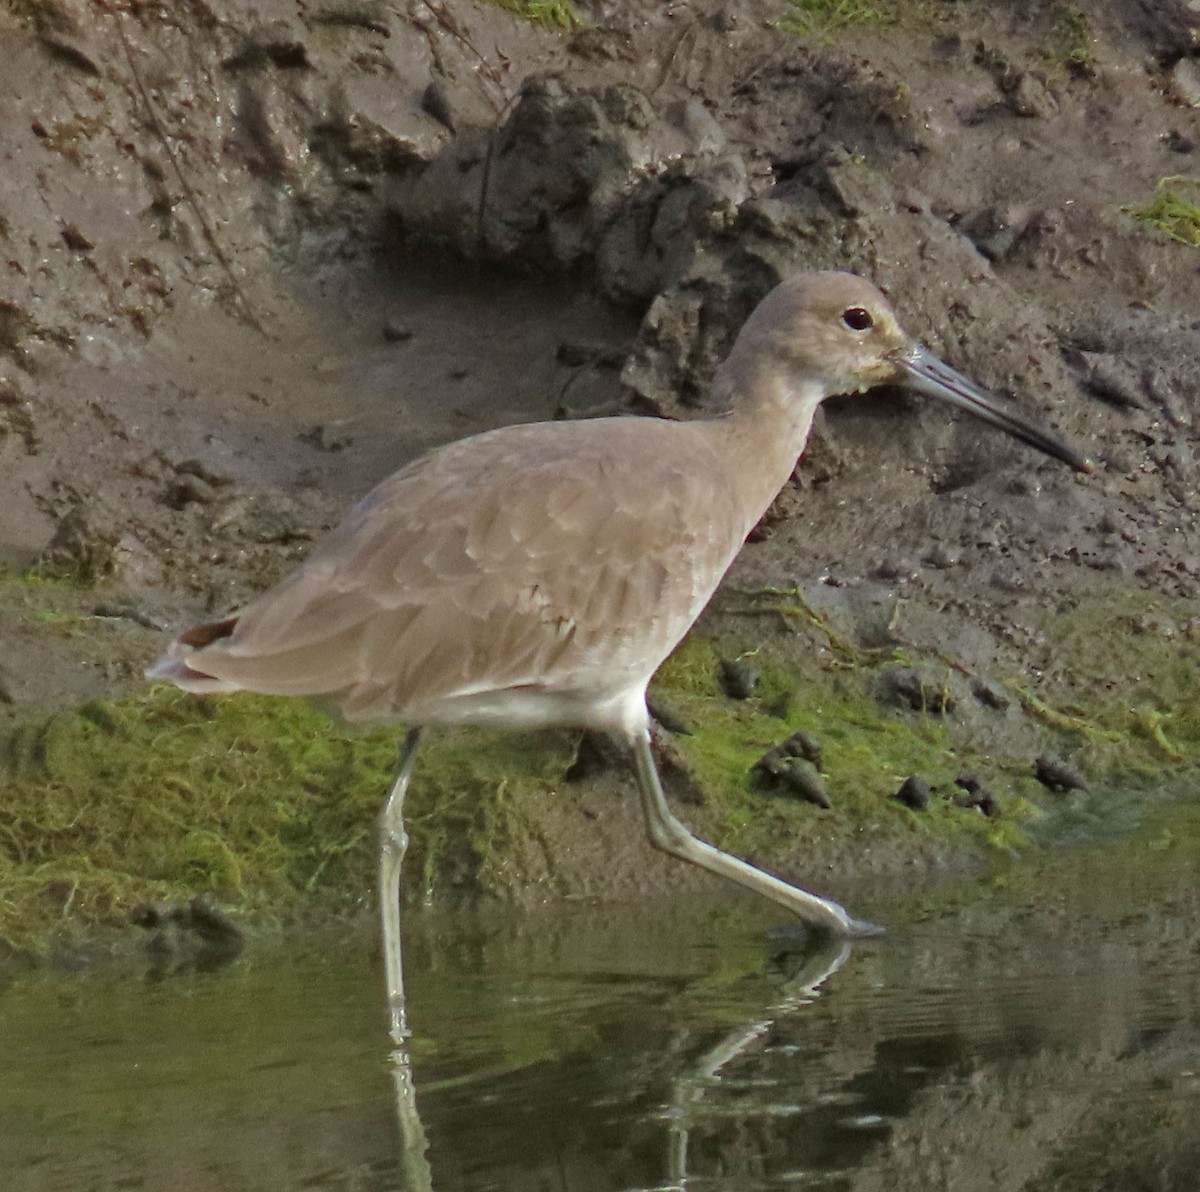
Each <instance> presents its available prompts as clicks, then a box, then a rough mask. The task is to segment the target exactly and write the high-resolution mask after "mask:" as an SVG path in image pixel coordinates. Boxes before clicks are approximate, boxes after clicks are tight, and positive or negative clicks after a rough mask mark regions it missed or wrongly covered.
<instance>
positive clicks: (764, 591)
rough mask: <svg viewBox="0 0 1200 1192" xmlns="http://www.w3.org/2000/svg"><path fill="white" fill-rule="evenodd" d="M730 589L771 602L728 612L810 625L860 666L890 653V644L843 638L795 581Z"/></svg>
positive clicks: (753, 598) (832, 645) (741, 594)
mask: <svg viewBox="0 0 1200 1192" xmlns="http://www.w3.org/2000/svg"><path fill="white" fill-rule="evenodd" d="M734 591H735V592H736V593H737V595H739V596H745V597H748V598H749V599H751V600H759V599H762V598H763V597H768V598H772V601H773V602H772V603H771V604H763V605H761V606H760V607H758V608H744V607H743V608H730V609H728V610H727V611H728V612H729V613H731V614H733V615H735V616H743V617H761V616H768V615H770V614H772V613H774V614H777V615H778V616H780V617H782V618H783V621H784V624H787V623H788V621H789V620H795V621H803V622H804V623H805V624H807V625H809V626H810V627H811V628H813V629H816V630H819V631H820V632H821V633H823V634H824V635H825V637H826V639H827V640H828V642H829V645H830V646H831V647H832V648H833V650H834V652H835V653H837V654H841V655H842V656H843V657H846V658H849V659H851V660H852V661H853V662H854V663H856V664H858V665H862V664H863V663H865V662H866V661H868V660H869V659H872V658H874V657H877V656H882V655H885V654H887V653H890V647H889V648H887V649H880V650H871V649H866V648H864V647H862V646H856V645H855V644H854V643H853V642H851V641H847V640H846V638H844V637H842V635H841V634H840V633H838V631H837V630H836V629H834V628H833V626H831V625H830V624H829V622H828V621H826V620H825V618H824V617H822V616H821V615H820V614H819V613H818V612H816V610H815V609H814V608H813V607H812V605H810V604H809V603H808V599H807V598H806V597H805V595H804V591H803V589H802V588H801V587H800V585H799V584H797V585H796V586H795V587H792V588H777V587H773V586H771V585H767V586H765V587H761V588H735V589H734Z"/></svg>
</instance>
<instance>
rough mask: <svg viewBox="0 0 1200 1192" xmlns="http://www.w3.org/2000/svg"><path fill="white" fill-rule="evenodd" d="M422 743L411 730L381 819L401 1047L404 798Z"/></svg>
mask: <svg viewBox="0 0 1200 1192" xmlns="http://www.w3.org/2000/svg"><path fill="white" fill-rule="evenodd" d="M420 741H421V730H420V728H419V727H418V728H410V729H409V730H408V732H407V733H406V734H405V737H404V745H403V746H402V748H401V750H400V765H399V768H398V769H397V771H396V778H395V781H393V783H392V788H391V790H390V791H389V792H388V799H387V803H385V804H384V808H383V814H382V815H381V816H380V817H379V914H380V918H381V920H382V922H383V964H384V969H385V971H386V973H387V996H388V1014H389V1015H390V1017H391V1023H392V1028H391V1029H392V1040H393V1041H394V1042H395V1043H396V1044H397V1045H399V1044H400V1043H401V1042H403V1040H404V1039H406V1038H407V1037H408V1017H407V1014H406V1012H405V1007H404V966H403V961H402V956H401V950H400V870H401V867H402V865H403V864H404V852H405V849H407V848H408V833H407V832H406V831H405V830H404V795H405V792H406V791H407V790H408V780H409V779H410V778H411V777H412V769H413V761H414V759H415V758H416V755H417V746H418V745H419V744H420Z"/></svg>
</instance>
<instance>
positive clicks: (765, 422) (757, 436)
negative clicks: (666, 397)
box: [713, 357, 827, 521]
mask: <svg viewBox="0 0 1200 1192" xmlns="http://www.w3.org/2000/svg"><path fill="white" fill-rule="evenodd" d="M713 388H714V393H715V395H716V396H717V397H718V398H719V399H720V400H721V401H722V403H723V404H728V405H729V406H730V407H731V409H730V413H729V414H727V415H726V416H725V417H724V418H722V419H720V420H719V422H718V423H715V424H714V426H719V428H720V429H719V431H718V433H719V434H720V436H721V438H722V439H723V440H724V442H723V445H722V450H723V452H724V453H725V454H726V455H727V457H732V459H731V462H732V463H733V464H734V467H735V470H736V474H737V476H738V477H739V483H740V484H744V485H745V493H744V497H745V500H746V502H747V506H748V507H753V508H756V509H757V511H758V512H757V514H756V515H755V520H756V521H757V519H758V517H761V516H762V514H763V513H764V512H765V511H766V509H767V506H768V505H770V503H771V502H772V501H773V500H774V499H775V496H776V494H777V493H778V492H779V490H780V489H781V488H783V486H784V485H785V484H786V483H787V481H788V478H789V477H790V476H791V474H792V471H793V470H794V469H795V467H796V461H797V459H799V458H800V455H801V453H802V452H803V451H804V447H805V444H806V443H807V442H808V435H809V431H810V430H811V429H812V422H813V416H814V415H815V414H816V412H817V407H818V406H819V405H820V404H821V402H822V401H823V400H824V399H825V397H826V396H827V394H826V393H825V389H824V386H823V385H822V384H821V383H820V382H819V381H815V380H812V379H807V380H806V379H799V380H797V379H796V378H795V377H794V376H789V375H788V374H786V373H784V372H783V371H781V370H780V369H779V367H778V366H775V367H771V366H769V365H762V364H760V363H758V362H757V361H754V360H745V359H738V358H736V357H734V358H731V359H729V360H727V361H726V362H725V363H724V364H723V365H722V366H721V368H720V369H718V370H717V374H716V377H715V378H714V380H713Z"/></svg>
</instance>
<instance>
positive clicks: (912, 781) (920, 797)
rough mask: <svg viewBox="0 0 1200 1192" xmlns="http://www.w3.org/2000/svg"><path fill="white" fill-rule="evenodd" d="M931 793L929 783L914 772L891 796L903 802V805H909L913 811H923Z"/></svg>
mask: <svg viewBox="0 0 1200 1192" xmlns="http://www.w3.org/2000/svg"><path fill="white" fill-rule="evenodd" d="M931 795H932V792H931V791H930V789H929V783H928V782H926V781H925V779H923V778H918V777H917V775H916V774H911V775H909V777H908V778H906V779H905V780H904V782H903V784H902V785H901V787H900V789H899V790H898V791H897V792H896V793H895V794H894V795H892V796H891V797H892V798H893V799H895V800H896V801H897V802H899V803H903V804H904V806H905V807H911V808H912V810H913V811H924V810H925V809H926V808H928V806H929V800H930V798H931Z"/></svg>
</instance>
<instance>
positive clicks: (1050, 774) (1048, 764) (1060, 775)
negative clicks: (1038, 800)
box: [1033, 754, 1087, 793]
mask: <svg viewBox="0 0 1200 1192" xmlns="http://www.w3.org/2000/svg"><path fill="white" fill-rule="evenodd" d="M1033 773H1034V777H1035V778H1037V780H1038V781H1039V782H1040V783H1041V784H1042V785H1043V786H1044V787H1046V788H1047V789H1049V790H1052V791H1057V792H1059V793H1065V792H1066V791H1085V790H1087V783H1086V782H1085V781H1084V778H1083V776H1082V775H1081V774H1080V773H1079V771H1078V770H1075V769H1073V768H1072V767H1071V766H1069V765H1068V764H1067V763H1066V762H1065V761H1063V760H1062V759H1061V758H1058V757H1053V756H1051V755H1050V754H1042V756H1041V757H1039V758H1038V759H1037V760H1036V761H1035V762H1034V763H1033Z"/></svg>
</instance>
